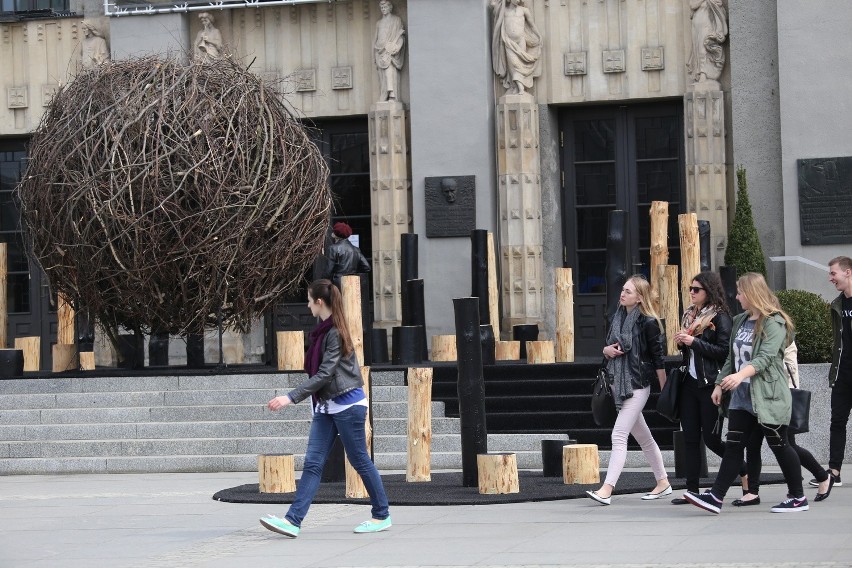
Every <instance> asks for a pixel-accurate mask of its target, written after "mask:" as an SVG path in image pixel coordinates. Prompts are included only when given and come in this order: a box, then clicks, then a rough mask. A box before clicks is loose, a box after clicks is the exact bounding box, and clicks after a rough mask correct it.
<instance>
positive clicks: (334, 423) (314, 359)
mask: <svg viewBox="0 0 852 568" xmlns="http://www.w3.org/2000/svg"><path fill="white" fill-rule="evenodd" d="M308 308H309V309H310V310H311V314H313V315H314V317H317V318H319V319H320V323H319V325H318V326H317V327H316V328H314V330H313V331H312V332H311V333H310V336H309V339H310V343H309V347H308V351H307V353H306V354H305V371H306V372H307V374H308V379H307V380H306V381H305V382H303V383H302V384H300V385H299V386H297V387H296V388H295V389H293V390H292V391H290V392H289V393H288V394H287V395H285V396H277V397H275V398H273V399H272V400H270V401H269V404H268V405H267V406H268V407H269V409H270V410H273V411H274V410H280V409H282V408H284V407H285V406H289V405H290V404H296V403H299V402H301V401H302V400H305V399H306V398H308V397H309V396H310V397H311V404H312V407H313V411H314V417H313V421H312V422H311V432H310V434H309V436H308V448H307V450H306V451H305V465H304V467H303V468H302V477H301V478H300V479H299V483H298V486H297V488H296V497H295V498H294V499H293V503H292V504H291V505H290V509H289V510H288V511H287V514H286V515H285V516H284V518H283V519H281V518H278V517H276V516H272V515H270V516H268V517H264V518H262V519H260V524H261V525H263V526H264V527H266V528H267V529H269V530H271V531H274V532H277V533H279V534H283V535H284V536H287V537H290V538H295V537H297V536H298V535H299V531H300V527H301V524H302V520H303V519H304V518H305V515H307V514H308V509H309V508H310V506H311V502H312V501H313V498H314V495H316V492H317V490H318V489H319V484H320V478H321V476H322V470H323V466H325V462H326V460H327V459H328V455H329V453H330V452H331V447H332V445H334V440H335V438H336V437H337V435H338V434H340V440H341V442H343V448H344V449H345V450H346V456H347V457H348V458H349V462H350V463H351V464H352V467H354V468H355V470H356V471H357V472H358V475H360V476H361V479H362V480H363V481H364V487H365V488H366V489H367V493H368V494H369V495H370V504H371V505H372V519H370V520H369V521H365V522H363V523H361V524H360V525H358V526H357V527H355V532H356V533H373V532H379V531H384V530H387V529H389V528H390V526H391V518H390V513H389V512H388V498H387V495H385V489H384V486H383V485H382V478H381V477H380V476H379V472H378V470H377V469H376V466H375V465H374V464H373V462H372V460H371V459H370V455H369V454H368V453H367V439H366V434H365V431H364V422H365V420H366V416H367V398H366V396H365V394H364V391H363V390H362V388H361V387H362V386H363V384H364V381H363V380H362V378H361V370H360V367H359V366H358V360H357V358H356V357H355V351H354V349H353V347H352V339H351V337H350V336H349V328H348V327H347V325H346V318H345V316H344V314H343V299H342V297H341V295H340V290H338V289H337V286H335V285H334V284H332V283H331V282H330V281H329V280H317V281H316V282H314V283H313V284H311V285H310V286H309V287H308Z"/></svg>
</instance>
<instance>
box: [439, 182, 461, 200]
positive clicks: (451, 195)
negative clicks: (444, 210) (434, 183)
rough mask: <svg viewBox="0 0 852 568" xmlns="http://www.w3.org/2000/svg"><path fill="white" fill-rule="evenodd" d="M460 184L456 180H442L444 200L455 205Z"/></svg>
mask: <svg viewBox="0 0 852 568" xmlns="http://www.w3.org/2000/svg"><path fill="white" fill-rule="evenodd" d="M457 190H458V184H457V183H456V180H455V179H454V178H444V179H442V180H441V193H443V194H444V199H446V200H447V203H449V204H453V203H455V202H456V191H457Z"/></svg>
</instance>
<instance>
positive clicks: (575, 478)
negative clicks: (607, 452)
mask: <svg viewBox="0 0 852 568" xmlns="http://www.w3.org/2000/svg"><path fill="white" fill-rule="evenodd" d="M562 468H563V470H564V472H565V473H564V475H563V476H562V481H564V482H565V484H566V485H571V484H573V483H577V484H580V485H588V484H591V483H600V482H601V462H600V459H599V458H598V445H597V444H573V445H570V446H565V447H563V448H562Z"/></svg>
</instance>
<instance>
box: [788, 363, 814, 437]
mask: <svg viewBox="0 0 852 568" xmlns="http://www.w3.org/2000/svg"><path fill="white" fill-rule="evenodd" d="M787 372H788V373H790V380H791V381H792V383H793V388H791V389H790V394H791V395H792V397H793V412H792V413H791V414H790V426H789V428H788V431H789V432H790V433H791V434H804V433H805V432H807V431H808V430H810V428H811V427H810V419H811V391H807V390H804V389H800V388H799V385H797V384H796V379H794V378H793V372H792V371H791V370H790V367H787Z"/></svg>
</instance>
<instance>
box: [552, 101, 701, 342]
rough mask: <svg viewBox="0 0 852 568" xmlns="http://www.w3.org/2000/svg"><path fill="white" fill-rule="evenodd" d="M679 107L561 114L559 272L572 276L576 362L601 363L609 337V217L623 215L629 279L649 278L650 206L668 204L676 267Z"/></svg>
mask: <svg viewBox="0 0 852 568" xmlns="http://www.w3.org/2000/svg"><path fill="white" fill-rule="evenodd" d="M682 114H683V113H682V104H681V103H680V101H676V102H671V103H654V104H647V105H633V106H605V107H583V108H577V107H574V108H571V109H565V110H563V111H562V113H561V115H560V140H561V146H562V168H563V169H562V179H563V182H562V205H563V207H562V211H563V219H562V226H563V242H564V243H565V249H564V258H563V266H566V267H571V268H572V269H573V273H574V290H575V296H574V302H575V313H574V325H575V342H576V343H575V352H576V355H577V356H580V357H585V356H599V355H600V352H601V349H602V346H603V341H604V334H605V329H606V318H605V313H606V280H605V269H606V238H607V219H608V215H609V212H610V211H613V210H616V209H621V210H624V211H627V213H628V219H629V222H630V227H629V231H628V240H629V248H630V262H631V264H632V265H633V267H632V271H631V272H632V273H642V274H645V276H646V277H647V276H649V274H648V263H649V261H650V253H649V250H650V240H651V236H650V218H649V210H650V206H651V202H652V201H668V202H669V262H670V263H671V264H677V263H679V261H680V248H679V243H678V233H677V216H678V214H679V213H681V212H683V211H682V204H683V200H684V195H685V185H686V183H685V171H684V157H683V126H682V124H683V119H682Z"/></svg>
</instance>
